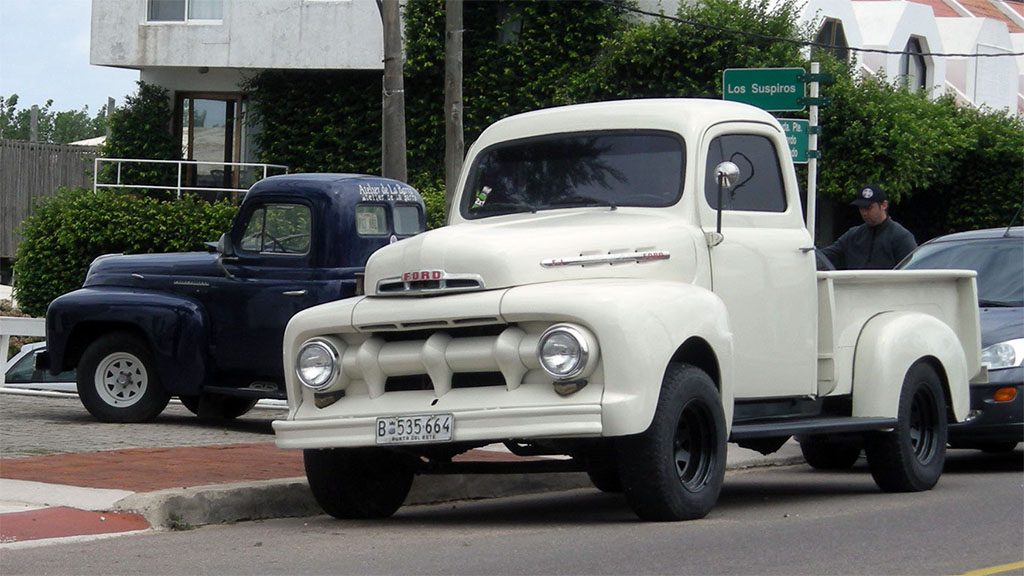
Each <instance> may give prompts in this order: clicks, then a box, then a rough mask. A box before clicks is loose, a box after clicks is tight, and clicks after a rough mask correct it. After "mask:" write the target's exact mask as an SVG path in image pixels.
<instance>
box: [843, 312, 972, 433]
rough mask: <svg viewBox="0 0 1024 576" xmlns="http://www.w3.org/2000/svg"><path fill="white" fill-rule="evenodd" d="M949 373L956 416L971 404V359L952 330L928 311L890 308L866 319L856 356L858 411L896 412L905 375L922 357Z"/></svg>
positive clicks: (946, 379) (890, 414)
mask: <svg viewBox="0 0 1024 576" xmlns="http://www.w3.org/2000/svg"><path fill="white" fill-rule="evenodd" d="M921 360H923V361H926V362H930V363H931V364H932V365H933V366H934V367H935V368H936V369H937V371H938V373H939V375H940V376H941V377H942V378H943V379H944V382H943V385H944V388H945V389H946V403H947V405H948V406H949V407H950V408H951V409H952V413H953V414H954V415H955V417H956V420H957V421H961V420H963V419H964V418H966V417H967V411H968V409H969V408H970V392H969V389H968V378H969V376H968V374H967V359H966V358H965V357H964V352H963V347H962V346H961V344H960V339H959V338H958V337H957V335H956V333H955V332H953V330H952V329H951V328H950V327H949V326H948V325H946V324H945V323H943V322H942V321H940V320H939V319H937V318H935V317H934V316H930V315H928V314H923V313H920V312H886V313H883V314H879V315H877V316H875V317H873V318H871V319H870V320H868V322H867V323H866V324H865V325H864V328H863V329H862V330H861V333H860V336H859V337H858V339H857V347H856V350H855V352H854V360H853V415H854V416H880V417H889V418H895V417H896V416H897V411H898V409H899V400H900V390H901V388H902V386H903V378H904V376H906V374H907V371H908V370H909V369H910V367H911V366H912V365H913V364H914V363H916V362H918V361H921Z"/></svg>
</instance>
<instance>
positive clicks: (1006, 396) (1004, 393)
mask: <svg viewBox="0 0 1024 576" xmlns="http://www.w3.org/2000/svg"><path fill="white" fill-rule="evenodd" d="M1016 397H1017V389H1016V388H1011V387H1009V386H1007V387H1006V388H1000V389H999V390H996V393H995V394H993V395H992V399H993V400H995V401H996V402H1010V401H1012V400H1013V399H1014V398H1016Z"/></svg>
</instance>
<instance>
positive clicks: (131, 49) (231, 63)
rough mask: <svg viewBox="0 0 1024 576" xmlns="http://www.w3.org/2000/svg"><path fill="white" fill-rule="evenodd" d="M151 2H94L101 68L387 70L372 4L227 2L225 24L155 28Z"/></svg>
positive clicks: (96, 58) (94, 49)
mask: <svg viewBox="0 0 1024 576" xmlns="http://www.w3.org/2000/svg"><path fill="white" fill-rule="evenodd" d="M146 10H147V2H146V1H145V0H93V4H92V44H91V50H90V55H89V61H90V63H92V64H97V65H101V66H118V67H123V68H136V69H141V68H144V67H150V66H161V67H194V68H199V67H208V68H241V69H260V68H291V69H324V68H331V69H350V70H351V69H354V70H382V69H383V35H382V30H381V21H380V15H379V13H378V11H377V4H376V2H373V1H372V0H224V10H223V20H222V21H221V22H219V23H218V22H213V23H209V22H198V23H196V22H189V23H183V22H153V23H150V22H147V21H146Z"/></svg>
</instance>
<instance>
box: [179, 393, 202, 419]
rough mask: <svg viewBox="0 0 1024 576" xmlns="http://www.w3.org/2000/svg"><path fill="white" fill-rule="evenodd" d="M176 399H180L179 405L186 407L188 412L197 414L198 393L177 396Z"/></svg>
mask: <svg viewBox="0 0 1024 576" xmlns="http://www.w3.org/2000/svg"><path fill="white" fill-rule="evenodd" d="M178 400H181V405H182V406H184V407H185V408H187V409H188V411H189V412H191V413H193V414H195V415H197V416H198V415H199V395H198V394H197V395H191V396H178Z"/></svg>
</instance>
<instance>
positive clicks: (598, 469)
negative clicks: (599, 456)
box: [587, 463, 622, 494]
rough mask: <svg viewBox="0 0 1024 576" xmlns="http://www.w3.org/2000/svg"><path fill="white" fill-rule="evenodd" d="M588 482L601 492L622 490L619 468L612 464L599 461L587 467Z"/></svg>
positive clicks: (618, 491)
mask: <svg viewBox="0 0 1024 576" xmlns="http://www.w3.org/2000/svg"><path fill="white" fill-rule="evenodd" d="M587 476H589V477H590V482H591V483H592V484H593V485H594V488H597V489H598V490H600V491H601V492H607V493H609V494H619V493H621V492H622V479H621V478H619V469H618V467H617V466H615V465H614V464H607V463H600V464H594V465H591V466H588V467H587Z"/></svg>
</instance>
